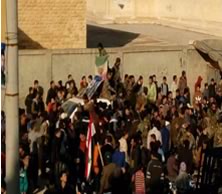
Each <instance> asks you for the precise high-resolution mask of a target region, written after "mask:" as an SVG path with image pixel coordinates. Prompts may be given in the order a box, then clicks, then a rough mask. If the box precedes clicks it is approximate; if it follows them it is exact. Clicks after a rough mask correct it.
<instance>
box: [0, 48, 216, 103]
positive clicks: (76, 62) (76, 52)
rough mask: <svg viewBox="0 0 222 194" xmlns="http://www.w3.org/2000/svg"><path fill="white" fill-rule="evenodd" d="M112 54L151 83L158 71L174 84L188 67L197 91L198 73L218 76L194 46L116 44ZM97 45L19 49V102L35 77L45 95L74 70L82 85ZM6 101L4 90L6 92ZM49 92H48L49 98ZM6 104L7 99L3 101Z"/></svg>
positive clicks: (124, 69) (123, 69) (125, 69)
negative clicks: (138, 46)
mask: <svg viewBox="0 0 222 194" xmlns="http://www.w3.org/2000/svg"><path fill="white" fill-rule="evenodd" d="M107 51H108V53H109V54H110V66H112V65H113V63H114V60H115V58H116V57H120V58H121V59H122V66H121V73H122V76H123V75H124V74H125V73H128V74H134V75H135V76H136V77H138V76H139V75H142V76H144V82H145V84H148V76H149V75H152V74H156V75H157V79H158V80H159V82H161V80H162V77H163V76H164V75H165V76H167V79H168V83H169V84H171V82H172V76H173V75H174V74H176V75H178V76H180V74H181V71H182V70H186V71H187V76H188V84H189V86H190V87H191V92H192V93H193V86H194V83H195V81H196V79H197V77H198V75H201V76H202V77H203V83H204V82H206V81H207V80H208V81H209V80H210V79H211V78H212V77H214V78H216V79H217V78H218V73H217V71H216V70H215V69H213V68H211V67H210V66H209V65H207V63H206V62H205V61H204V60H203V59H202V58H201V56H200V55H199V54H198V53H197V52H196V50H194V49H193V48H192V47H179V46H170V47H166V46H165V47H144V48H124V49H123V48H122V49H119V48H113V49H107ZM95 55H96V50H95V49H66V50H37V51H36V50H35V51H34V50H33V51H30V50H21V51H19V102H20V106H21V107H24V100H25V96H26V95H27V93H28V88H29V86H32V85H33V81H34V80H35V79H37V80H39V81H40V85H42V86H43V87H44V90H45V95H46V92H47V90H48V88H49V82H50V81H51V80H52V79H53V80H55V81H56V82H57V81H58V80H60V79H61V80H63V82H64V83H65V81H66V80H67V75H68V74H72V75H73V77H74V78H75V80H76V83H77V85H78V86H79V82H80V79H81V77H82V75H89V74H92V75H93V74H94V61H95ZM2 96H3V98H2V102H4V90H3V93H2ZM45 97H46V96H44V99H45ZM2 106H4V103H2Z"/></svg>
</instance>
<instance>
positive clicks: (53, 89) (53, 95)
mask: <svg viewBox="0 0 222 194" xmlns="http://www.w3.org/2000/svg"><path fill="white" fill-rule="evenodd" d="M56 96H57V90H56V85H55V82H54V81H51V82H50V88H49V90H48V93H47V97H46V105H48V104H49V102H51V99H52V98H53V99H55V98H56Z"/></svg>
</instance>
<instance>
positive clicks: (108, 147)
mask: <svg viewBox="0 0 222 194" xmlns="http://www.w3.org/2000/svg"><path fill="white" fill-rule="evenodd" d="M101 152H102V156H103V158H104V157H105V154H107V153H110V155H113V152H114V150H113V146H112V137H111V136H109V135H107V136H106V138H105V144H104V145H103V146H102V148H101Z"/></svg>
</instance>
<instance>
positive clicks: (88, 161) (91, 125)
mask: <svg viewBox="0 0 222 194" xmlns="http://www.w3.org/2000/svg"><path fill="white" fill-rule="evenodd" d="M95 133H96V130H95V126H94V123H93V121H92V118H90V120H89V125H88V132H87V137H86V168H85V177H86V180H88V179H89V176H90V172H91V167H92V139H93V136H94V135H95Z"/></svg>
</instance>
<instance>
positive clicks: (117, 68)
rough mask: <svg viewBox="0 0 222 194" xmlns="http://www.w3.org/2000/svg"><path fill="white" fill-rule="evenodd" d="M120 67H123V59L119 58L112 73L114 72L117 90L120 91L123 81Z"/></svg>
mask: <svg viewBox="0 0 222 194" xmlns="http://www.w3.org/2000/svg"><path fill="white" fill-rule="evenodd" d="M120 65H121V59H120V58H119V57H117V58H116V61H115V63H114V66H113V68H112V72H113V80H114V83H115V86H114V88H115V90H117V89H118V85H119V83H120V81H121V76H120Z"/></svg>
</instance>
